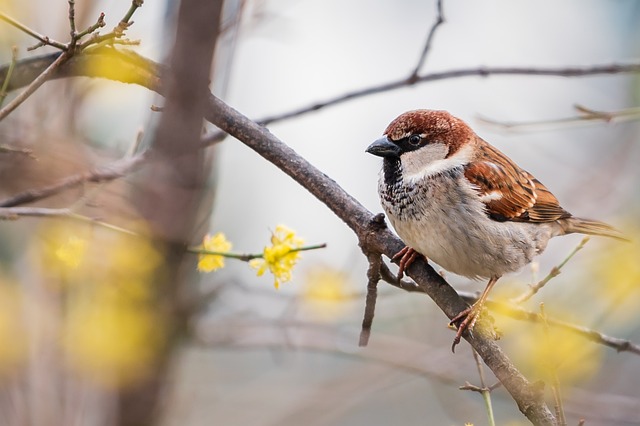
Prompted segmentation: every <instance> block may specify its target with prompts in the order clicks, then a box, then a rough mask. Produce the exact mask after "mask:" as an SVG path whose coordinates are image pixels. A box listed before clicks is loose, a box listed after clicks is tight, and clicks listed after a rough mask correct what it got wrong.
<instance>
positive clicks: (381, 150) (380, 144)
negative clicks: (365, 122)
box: [365, 136, 400, 157]
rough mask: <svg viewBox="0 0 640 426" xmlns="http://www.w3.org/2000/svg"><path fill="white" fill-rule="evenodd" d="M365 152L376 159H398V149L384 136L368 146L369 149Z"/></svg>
mask: <svg viewBox="0 0 640 426" xmlns="http://www.w3.org/2000/svg"><path fill="white" fill-rule="evenodd" d="M365 152H368V153H369V154H373V155H377V156H378V157H400V147H399V146H398V145H396V144H395V143H393V142H391V141H390V140H389V138H388V137H386V136H383V137H381V138H380V139H378V140H376V141H375V142H374V143H372V144H371V145H369V148H367V149H366V150H365Z"/></svg>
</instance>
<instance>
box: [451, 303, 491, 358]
mask: <svg viewBox="0 0 640 426" xmlns="http://www.w3.org/2000/svg"><path fill="white" fill-rule="evenodd" d="M482 308H483V306H482V304H478V303H474V304H473V305H471V306H469V307H468V308H467V309H465V310H464V311H462V312H460V313H459V314H458V315H456V316H455V317H453V318H452V319H451V321H450V322H449V325H450V326H454V325H455V326H456V328H457V331H456V337H454V338H453V344H452V345H451V352H454V353H455V351H456V346H457V345H458V343H460V339H461V338H462V334H463V333H464V332H465V330H468V332H469V333H472V332H473V327H474V326H475V325H476V321H477V320H478V318H479V317H480V313H481V312H482Z"/></svg>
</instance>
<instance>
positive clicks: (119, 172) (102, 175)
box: [0, 152, 147, 207]
mask: <svg viewBox="0 0 640 426" xmlns="http://www.w3.org/2000/svg"><path fill="white" fill-rule="evenodd" d="M146 159H147V154H146V152H141V153H139V154H136V155H135V156H133V157H126V158H123V159H120V160H117V161H114V162H112V163H110V164H107V165H105V166H101V167H98V168H97V169H95V170H92V171H90V172H85V173H79V174H76V175H73V176H68V177H66V178H63V179H61V180H59V181H58V182H56V183H53V184H51V185H49V186H45V187H42V188H36V189H30V190H27V191H24V192H21V193H19V194H16V195H13V196H11V197H9V198H6V199H4V200H0V207H14V206H19V205H21V204H27V203H32V202H34V201H39V200H43V199H45V198H48V197H51V196H52V195H55V194H59V193H60V192H62V191H65V190H67V189H71V188H75V187H76V186H79V185H82V184H83V183H85V182H93V183H98V182H108V181H111V180H114V179H118V178H121V177H123V176H125V175H127V174H128V173H130V172H131V171H133V170H135V169H136V167H138V166H140V165H141V164H142V163H143V162H144V161H145V160H146Z"/></svg>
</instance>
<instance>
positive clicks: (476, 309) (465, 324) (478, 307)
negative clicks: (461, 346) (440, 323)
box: [449, 277, 500, 352]
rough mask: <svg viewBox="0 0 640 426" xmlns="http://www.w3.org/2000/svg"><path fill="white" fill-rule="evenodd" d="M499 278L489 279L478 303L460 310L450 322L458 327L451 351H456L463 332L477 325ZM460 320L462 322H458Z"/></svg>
mask: <svg viewBox="0 0 640 426" xmlns="http://www.w3.org/2000/svg"><path fill="white" fill-rule="evenodd" d="M498 278H500V277H491V278H490V279H489V282H488V283H487V286H486V287H485V288H484V291H483V292H482V294H481V295H480V298H479V299H478V300H477V301H476V303H474V304H473V305H471V306H469V307H468V308H467V309H465V310H464V311H462V312H460V313H459V314H458V315H456V316H455V317H453V319H452V320H451V322H449V325H454V324H455V325H456V326H457V328H458V331H457V332H456V337H455V338H454V339H453V345H451V352H455V351H456V345H457V344H458V343H460V339H461V338H462V333H464V331H465V330H469V331H472V330H473V326H474V325H476V321H477V320H478V317H479V316H480V313H481V312H482V308H483V307H484V303H485V301H486V300H487V297H488V296H489V292H490V291H491V289H492V288H493V286H494V285H495V283H496V282H497V281H498ZM458 322H460V323H459V324H456V323H458Z"/></svg>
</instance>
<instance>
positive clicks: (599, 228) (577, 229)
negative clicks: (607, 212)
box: [561, 217, 630, 241]
mask: <svg viewBox="0 0 640 426" xmlns="http://www.w3.org/2000/svg"><path fill="white" fill-rule="evenodd" d="M561 225H562V228H563V230H564V233H565V234H572V233H578V234H588V235H599V236H602V237H610V238H615V239H616V240H621V241H630V240H629V239H628V238H625V237H624V235H623V234H622V232H620V231H619V230H617V229H616V228H614V227H613V226H611V225H608V224H606V223H604V222H600V221H597V220H591V219H582V218H579V217H571V218H568V219H567V220H565V221H562V223H561Z"/></svg>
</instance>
